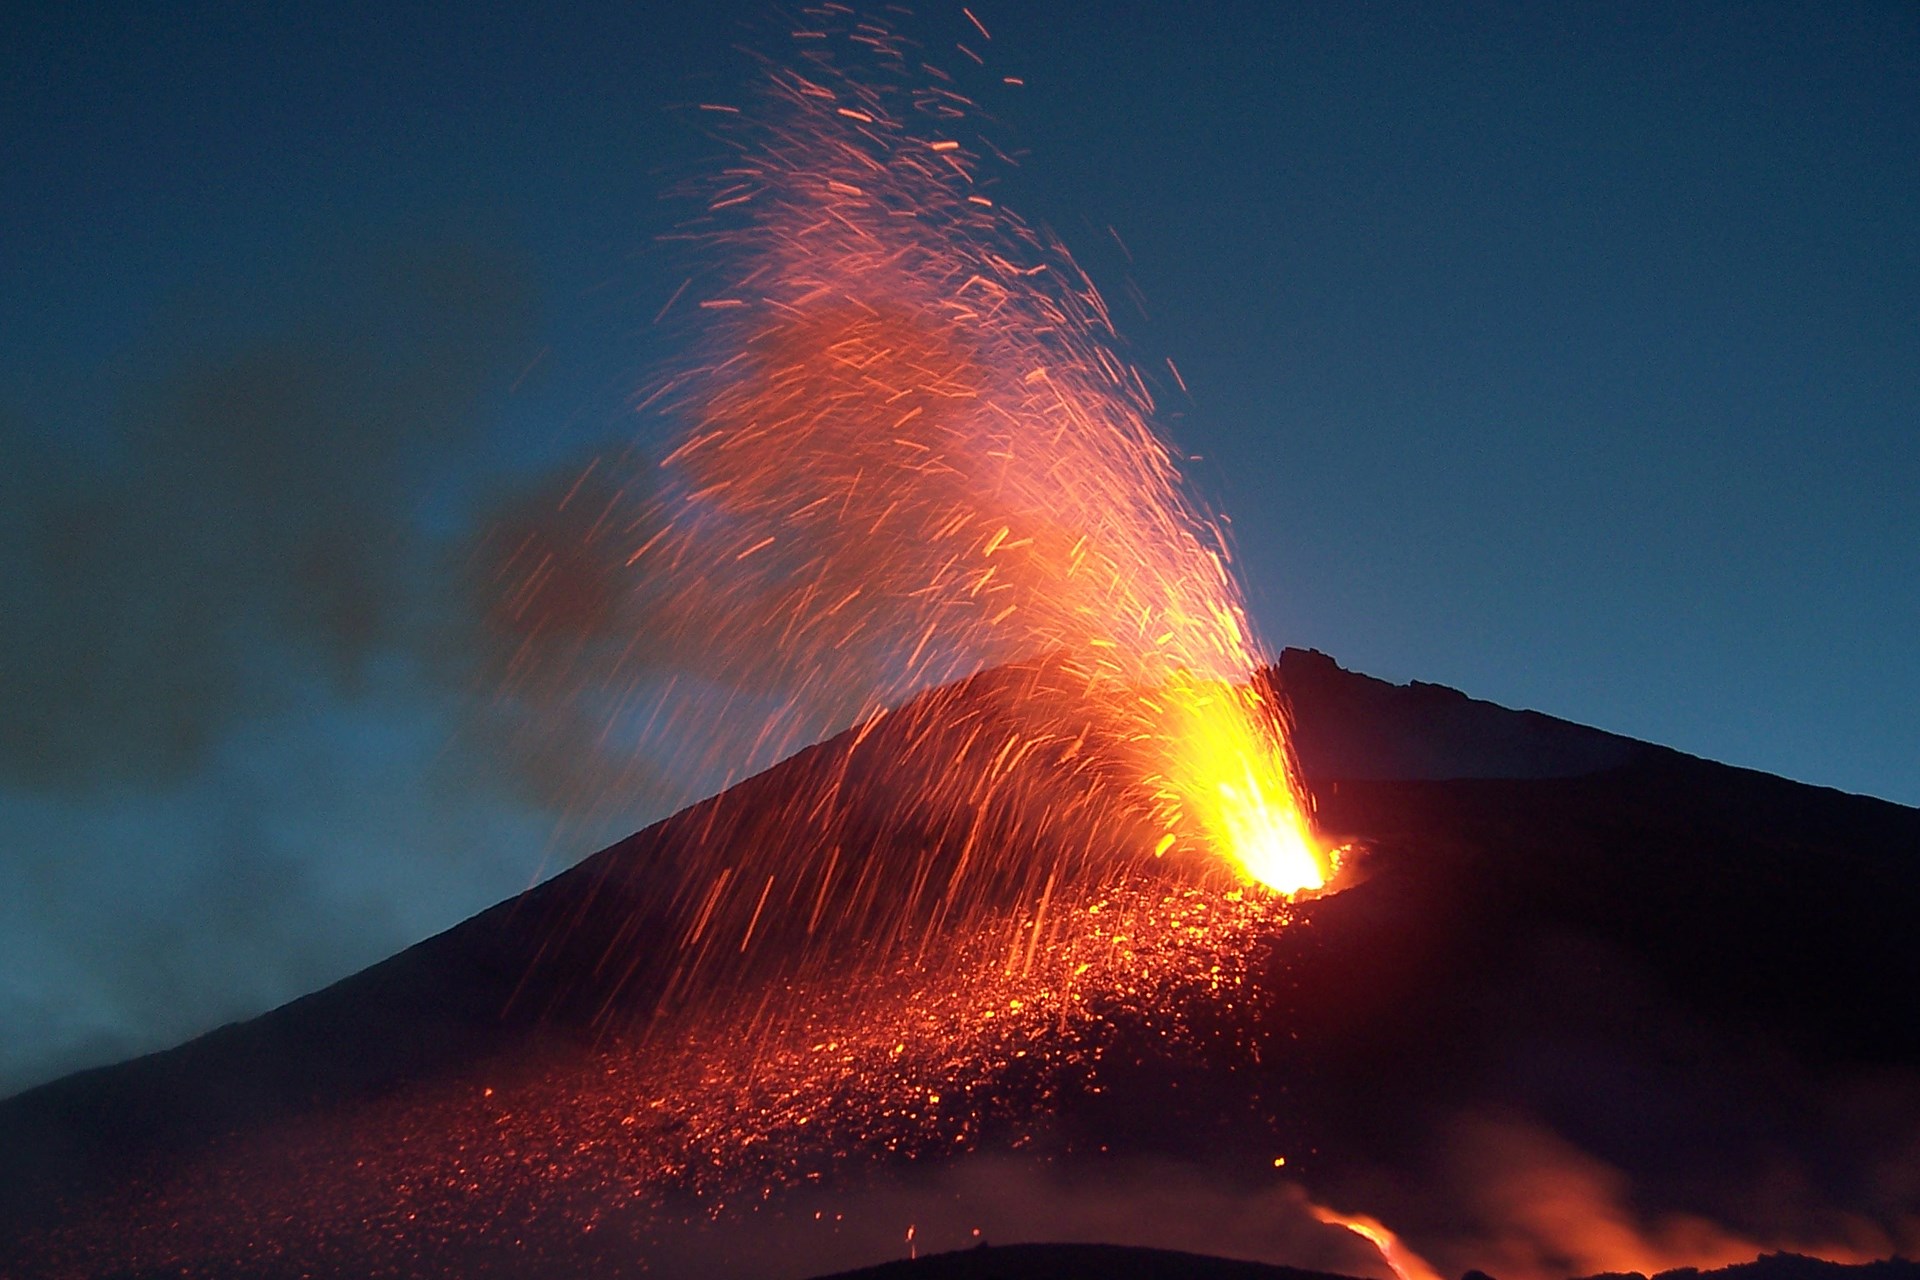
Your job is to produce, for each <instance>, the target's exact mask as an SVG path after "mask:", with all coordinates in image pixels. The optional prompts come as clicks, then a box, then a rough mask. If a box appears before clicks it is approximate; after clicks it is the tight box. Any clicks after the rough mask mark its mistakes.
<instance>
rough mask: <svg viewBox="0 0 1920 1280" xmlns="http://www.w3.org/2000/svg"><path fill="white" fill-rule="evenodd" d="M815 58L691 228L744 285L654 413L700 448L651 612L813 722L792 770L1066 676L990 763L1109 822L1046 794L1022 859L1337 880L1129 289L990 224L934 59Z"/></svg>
mask: <svg viewBox="0 0 1920 1280" xmlns="http://www.w3.org/2000/svg"><path fill="white" fill-rule="evenodd" d="M797 34H798V37H799V39H800V44H801V50H802V53H801V56H800V58H799V60H798V62H797V64H795V65H783V64H775V63H769V64H768V65H767V67H766V74H765V77H764V81H763V89H762V93H761V95H760V100H759V101H758V102H757V103H756V104H754V105H752V106H750V107H749V108H748V109H746V110H742V109H740V108H736V107H732V106H721V105H709V106H707V107H705V108H704V110H705V111H708V112H710V113H712V115H711V118H712V119H714V120H716V121H717V122H718V128H717V130H716V133H717V136H719V137H720V138H721V140H722V141H723V142H724V143H725V144H726V145H727V146H728V147H729V148H730V150H731V153H732V154H731V157H730V160H729V162H728V163H727V164H726V165H725V166H724V169H723V172H722V175H721V177H720V179H719V181H717V182H714V183H712V184H710V185H709V186H708V187H706V188H705V189H704V190H703V193H702V194H703V195H704V199H705V212H704V215H703V216H702V217H701V218H700V219H699V220H697V221H696V222H694V223H693V224H692V225H691V226H690V227H689V228H688V230H687V236H688V238H690V239H691V240H693V241H694V242H696V243H697V244H698V245H699V246H700V248H701V250H702V251H703V252H706V253H707V254H708V256H709V257H710V258H711V259H712V260H713V261H715V262H716V263H718V264H720V266H719V268H718V269H717V270H715V271H712V272H709V273H708V274H707V275H705V276H702V277H699V278H697V281H690V282H689V285H688V286H687V287H686V288H685V289H683V294H684V295H685V296H684V298H681V297H679V296H677V298H676V301H677V303H678V305H679V308H680V312H681V314H683V315H685V316H688V317H691V318H692V319H694V320H696V321H697V322H698V323H697V336H696V344H697V350H698V352H699V356H698V357H697V359H696V360H694V361H692V362H690V367H688V368H684V369H682V370H680V371H679V372H678V373H677V374H675V375H674V376H673V377H671V378H669V379H667V380H666V381H665V382H664V384H663V385H662V386H661V387H660V388H659V390H658V392H657V393H656V395H655V397H653V403H654V404H657V405H659V406H661V407H662V408H663V409H664V411H665V412H666V414H667V415H668V417H669V419H670V420H671V421H672V422H674V423H675V424H676V426H677V430H678V439H677V440H676V441H675V444H674V447H673V448H672V450H671V452H670V453H669V454H668V455H667V457H666V459H665V463H664V467H663V470H664V475H665V478H666V480H665V486H664V492H663V494H662V496H661V497H659V498H658V499H657V500H656V501H657V502H658V506H657V508H656V509H655V510H654V512H653V513H652V514H651V515H650V517H649V518H646V519H641V520H636V521H633V522H631V525H630V526H629V527H630V528H631V529H632V530H634V532H633V533H632V534H630V535H629V536H630V537H631V539H632V542H633V543H634V545H633V546H632V547H631V550H630V551H628V552H627V555H626V563H627V564H628V565H629V566H630V567H631V568H632V569H633V570H635V571H636V572H637V573H639V574H641V575H642V576H643V577H644V578H645V579H646V580H648V581H650V582H654V583H658V584H663V585H661V586H660V587H658V589H657V591H658V594H657V597H656V607H655V608H654V610H653V613H654V615H655V616H656V617H659V618H664V619H666V621H665V623H664V624H663V625H665V626H667V627H668V628H678V629H679V635H678V637H677V638H678V642H679V643H680V644H681V646H682V647H683V648H685V649H686V650H688V651H693V652H697V653H698V655H699V660H700V664H701V667H702V670H703V674H704V675H705V676H707V677H708V678H709V679H712V680H717V681H719V682H721V683H723V684H724V685H725V686H727V687H729V688H733V689H746V690H755V691H759V692H760V693H763V694H764V693H766V692H769V691H772V692H774V693H775V695H776V696H777V698H779V699H781V700H784V703H785V705H786V706H787V707H788V708H789V712H788V714H787V715H786V716H785V718H776V721H775V723H776V724H777V725H778V726H779V727H778V728H773V729H769V730H767V731H766V733H765V734H763V735H762V740H761V741H760V742H759V743H758V744H756V745H757V746H758V747H759V748H760V749H761V750H763V751H767V750H771V749H777V748H779V747H793V746H798V745H802V744H803V743H804V741H807V740H811V739H812V738H814V737H818V736H820V733H821V730H822V729H824V728H832V727H836V725H835V721H836V720H837V721H838V722H839V723H840V724H846V723H856V724H858V723H872V722H873V721H874V720H875V719H876V718H877V717H882V716H885V715H887V714H889V712H888V708H892V707H897V706H898V705H900V704H901V703H903V702H905V701H907V700H908V699H909V698H911V697H912V696H914V695H915V694H917V693H920V692H923V691H925V690H927V689H931V688H935V687H938V686H941V685H943V684H946V683H948V682H951V681H955V680H959V679H963V678H966V677H969V676H972V675H974V674H975V673H978V672H980V671H983V670H986V669H988V668H992V667H998V666H1002V665H1004V664H1008V663H1030V664H1038V665H1037V666H1036V667H1035V669H1036V670H1038V671H1041V672H1043V673H1044V674H1043V675H1041V676H1040V677H1038V678H1037V680H1036V682H1035V684H1034V686H1033V688H1032V689H1031V690H1030V696H1029V697H1028V698H1027V699H1026V702H1025V705H1024V707H1023V710H1022V720H1023V725H1022V731H1021V732H1020V733H1018V734H1016V735H1013V737H1011V738H1010V739H1009V740H1008V742H1007V744H1006V747H1005V750H1004V751H1003V752H1001V758H1000V759H998V760H996V761H995V762H994V763H993V766H992V767H994V768H999V767H1001V766H1004V765H1005V764H1006V763H1007V758H1008V757H1010V756H1016V755H1017V756H1025V755H1028V754H1030V753H1035V752H1039V753H1043V754H1045V755H1047V756H1048V757H1049V758H1050V759H1052V760H1053V761H1055V762H1056V763H1058V764H1059V765H1060V766H1062V767H1063V768H1066V769H1069V770H1071V771H1072V772H1073V773H1074V775H1075V777H1076V778H1077V779H1079V781H1080V783H1081V784H1082V785H1083V787H1084V789H1085V792H1086V797H1088V798H1087V799H1084V800H1083V801H1079V802H1075V803H1071V804H1065V805H1061V804H1047V803H1040V804H1037V805H1036V804H1034V803H1031V797H1028V802H1026V803H1024V806H1023V807H1024V809H1025V812H1023V813H1022V814H1021V815H1020V826H1021V835H1022V839H1021V840H1020V841H1017V842H1016V844H1015V845H1014V846H1008V847H1018V846H1020V845H1024V846H1025V847H1027V848H1029V849H1031V848H1044V847H1046V846H1047V845H1048V844H1049V842H1057V841H1058V840H1059V839H1060V838H1061V837H1062V835H1063V829H1062V828H1063V824H1066V823H1069V822H1071V823H1072V824H1074V825H1075V831H1074V833H1073V835H1072V836H1071V838H1070V842H1071V843H1073V844H1074V845H1076V846H1078V847H1080V848H1086V847H1089V846H1090V845H1091V844H1098V843H1101V842H1105V844H1106V845H1107V846H1109V847H1110V848H1112V849H1113V850H1114V856H1115V858H1116V860H1117V861H1118V862H1121V863H1127V862H1132V861H1135V860H1136V859H1137V858H1139V857H1141V856H1145V857H1148V858H1153V859H1159V858H1163V857H1166V856H1168V855H1172V857H1173V858H1174V859H1175V860H1176V861H1183V864H1184V865H1186V866H1188V867H1191V868H1193V869H1194V870H1195V872H1196V873H1199V874H1204V873H1205V872H1206V871H1207V870H1209V869H1210V868H1211V867H1213V866H1216V865H1219V860H1221V859H1224V860H1225V863H1226V865H1229V866H1231V867H1233V868H1234V869H1235V870H1236V872H1237V874H1238V875H1239V876H1240V877H1241V878H1243V879H1248V880H1252V881H1257V882H1259V883H1260V884H1262V885H1265V886H1267V888H1269V889H1271V890H1273V891H1275V892H1277V893H1279V894H1283V895H1288V894H1294V893H1298V892H1300V891H1303V890H1309V889H1315V888H1318V887H1320V886H1322V885H1323V884H1324V883H1325V881H1326V879H1327V877H1328V876H1329V874H1330V872H1331V870H1332V867H1331V862H1330V858H1329V856H1328V855H1327V854H1326V853H1325V852H1324V851H1323V850H1322V849H1321V848H1320V847H1319V846H1318V844H1317V843H1316V841H1315V838H1314V836H1313V834H1312V831H1311V827H1310V823H1309V812H1310V805H1309V801H1308V799H1307V797H1306V796H1305V794H1304V792H1303V791H1302V790H1301V788H1300V785H1299V782H1298V779H1297V776H1296V771H1295V770H1294V769H1293V767H1292V766H1291V763H1290V760H1289V757H1288V753H1287V746H1286V737H1285V725H1284V722H1283V717H1282V715H1281V714H1280V711H1279V709H1278V708H1276V707H1275V706H1274V705H1272V703H1271V702H1270V701H1269V700H1268V698H1267V697H1266V696H1265V695H1263V694H1262V693H1261V692H1260V691H1259V690H1258V689H1257V688H1256V687H1255V686H1254V685H1253V683H1252V681H1251V677H1252V675H1253V673H1254V671H1255V669H1256V666H1257V664H1258V656H1257V652H1256V650H1255V648H1254V644H1253V641H1252V638H1251V636H1250V632H1249V626H1248V622H1247V616H1246V610H1245V607H1244V605H1243V604H1242V601H1241V596H1240V592H1239V590H1238V588H1237V586H1236V583H1235V581H1234V579H1233V575H1232V573H1231V572H1230V570H1229V568H1228V559H1227V556H1226V553H1225V550H1224V544H1223V540H1222V538H1221V535H1220V532H1219V528H1218V526H1217V525H1216V524H1215V523H1214V522H1213V521H1211V520H1210V519H1208V518H1207V516H1206V515H1205V513H1204V510H1203V508H1202V507H1201V506H1200V505H1199V504H1198V502H1197V501H1196V500H1195V499H1194V498H1193V496H1192V495H1191V493H1190V492H1189V490H1188V488H1187V486H1186V485H1185V483H1184V482H1183V480H1182V478H1181V475H1180V472H1179V469H1178V467H1177V465H1176V462H1175V456H1174V454H1173V452H1172V451H1171V449H1170V448H1169V446H1168V444H1167V442H1166V441H1165V440H1163V439H1162V437H1161V436H1160V435H1159V434H1158V433H1157V432H1156V430H1155V428H1154V426H1153V422H1152V418H1153V414H1154V411H1155V408H1154V401H1153V395H1152V392H1151V390H1150V389H1149V385H1148V383H1147V381H1146V380H1145V379H1144V378H1143V377H1142V376H1141V374H1140V373H1139V371H1138V370H1137V369H1136V368H1135V367H1134V366H1133V365H1131V364H1130V363H1128V361H1127V360H1126V359H1125V358H1124V356H1123V355H1122V353H1121V350H1120V345H1119V342H1118V339H1117V337H1116V334H1115V332H1114V329H1113V327H1112V325H1111V323H1110V320H1109V315H1108V311H1107V308H1106V306H1105V304H1104V303H1103V301H1102V299H1101V297H1100V295H1099V293H1098V292H1097V291H1096V290H1095V288H1094V287H1093V285H1092V284H1091V282H1090V281H1089V280H1088V278H1087V277H1086V275H1085V274H1084V273H1083V272H1082V271H1080V270H1079V268H1078V267H1077V266H1076V265H1075V263H1074V261H1073V259H1072V258H1071V256H1070V255H1069V254H1068V253H1067V251H1066V250H1065V248H1064V247H1063V246H1062V245H1061V244H1060V243H1059V241H1058V240H1057V239H1055V238H1054V237H1052V236H1050V235H1048V234H1046V233H1044V232H1043V231H1041V230H1039V229H1037V228H1035V227H1033V226H1030V225H1029V224H1027V223H1026V222H1024V221H1023V220H1021V219H1020V218H1019V217H1017V216H1016V215H1014V214H1012V213H1011V212H1009V211H1008V210H1006V209H1005V208H1003V207H1001V206H1000V205H999V204H998V203H997V202H996V201H995V200H994V199H993V197H992V195H991V194H990V193H991V192H992V190H993V182H992V180H991V178H990V177H989V176H987V173H986V166H985V162H984V161H983V159H982V157H983V155H991V154H993V153H994V151H995V149H994V148H992V146H991V143H988V142H985V141H984V140H983V139H982V137H981V136H980V133H979V128H980V117H979V113H978V112H977V111H976V110H975V108H974V105H973V103H972V102H971V101H969V100H968V99H967V98H965V97H963V96H961V95H960V94H959V93H958V92H956V91H955V90H954V89H953V88H951V87H947V86H946V85H943V84H934V85H932V86H927V85H921V84H916V83H915V82H914V80H913V76H914V75H915V74H924V71H921V70H920V68H921V67H922V64H921V63H919V62H918V60H917V59H916V58H915V57H914V56H913V54H912V53H911V46H910V44H909V42H907V41H905V40H903V39H901V38H900V37H898V36H897V35H895V34H893V33H891V32H890V31H887V30H885V29H883V28H881V27H879V26H876V25H872V24H864V23H856V24H855V25H854V26H853V27H852V28H851V29H850V30H849V31H847V32H845V33H843V34H844V39H840V40H838V41H829V40H828V39H827V38H826V35H825V33H823V32H802V33H797ZM836 48H838V49H839V50H840V51H841V52H842V53H844V52H845V51H847V50H852V51H855V52H857V54H858V55H859V57H860V59H861V60H862V61H863V63H864V64H865V65H863V66H862V67H861V68H860V74H859V75H858V76H856V75H854V74H851V73H849V71H847V70H846V69H844V68H843V67H842V66H841V65H840V64H839V63H838V62H837V61H836V57H835V49H836ZM949 83H950V82H949ZM696 284H697V287H696ZM642 534H644V535H645V536H644V537H642V536H641V535H642ZM623 549H624V548H623ZM796 709H797V710H796ZM769 739H773V740H772V741H769ZM931 785H932V786H933V787H934V789H935V790H938V791H945V792H948V793H950V798H951V800H952V803H953V804H954V805H955V806H957V807H959V808H961V809H966V810H969V811H977V810H978V809H979V808H980V806H981V805H982V804H983V803H987V802H989V801H991V802H994V803H1002V804H1006V803H1013V802H1014V800H1015V799H1016V798H1015V797H1013V796H1011V795H1007V796H1001V797H997V798H995V797H983V796H982V795H981V794H980V792H979V786H978V779H977V777H974V776H954V777H950V778H946V779H939V780H935V781H934V782H933V783H932V784H931ZM923 800H924V798H923ZM1003 852H1004V850H1003ZM944 892H945V893H946V894H947V895H948V896H949V897H950V898H956V899H958V898H964V897H965V896H966V894H967V893H968V887H967V876H966V875H965V874H964V872H962V873H956V875H955V876H954V877H953V878H952V880H951V881H950V882H949V883H948V884H947V885H946V886H945V890H944Z"/></svg>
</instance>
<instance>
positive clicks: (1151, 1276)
mask: <svg viewBox="0 0 1920 1280" xmlns="http://www.w3.org/2000/svg"><path fill="white" fill-rule="evenodd" d="M823 1280H1339V1278H1338V1277H1332V1276H1329V1275H1328V1274H1327V1273H1326V1272H1322V1271H1302V1270H1301V1269H1299V1268H1298V1267H1272V1266H1267V1265H1266V1264H1264V1263H1259V1262H1238V1261H1235V1260H1233V1259H1230V1258H1209V1257H1205V1256H1203V1255H1200V1254H1196V1253H1180V1252H1177V1251H1175V1250H1171V1249H1130V1248H1123V1247H1120V1246H1117V1245H1101V1244H1024V1245H1012V1246H1009V1247H1006V1248H999V1249H990V1248H977V1249H965V1250H961V1251H958V1252H954V1253H941V1254H935V1255H934V1256H932V1257H929V1258H918V1259H915V1260H912V1261H907V1262H883V1263H881V1264H880V1265H879V1266H877V1267H862V1268H861V1269H860V1270H858V1271H844V1272H841V1273H840V1274H838V1275H836V1276H832V1277H825V1278H823ZM1874 1280H1880V1278H1879V1277H1875V1278H1874ZM1887 1280H1893V1278H1892V1277H1888V1278H1887ZM1902 1280H1904V1278H1902Z"/></svg>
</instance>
